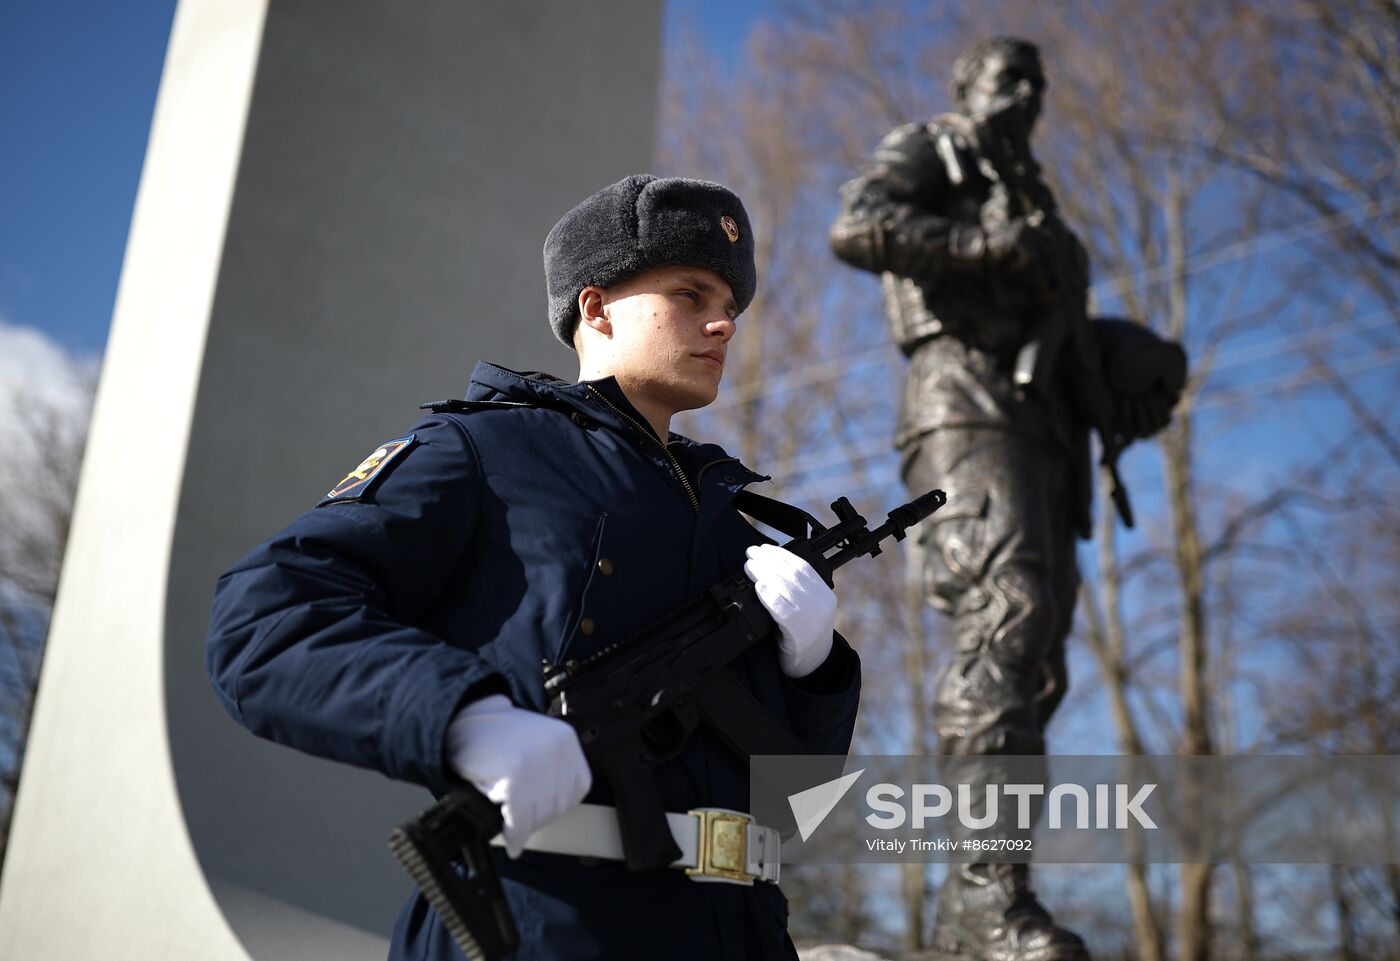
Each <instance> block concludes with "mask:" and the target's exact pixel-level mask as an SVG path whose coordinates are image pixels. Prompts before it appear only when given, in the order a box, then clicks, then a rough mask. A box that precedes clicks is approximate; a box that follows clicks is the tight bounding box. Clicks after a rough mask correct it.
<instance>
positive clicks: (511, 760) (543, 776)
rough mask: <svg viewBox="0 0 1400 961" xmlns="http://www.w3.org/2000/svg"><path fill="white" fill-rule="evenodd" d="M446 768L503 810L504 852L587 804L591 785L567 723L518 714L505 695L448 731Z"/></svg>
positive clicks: (460, 716) (460, 715)
mask: <svg viewBox="0 0 1400 961" xmlns="http://www.w3.org/2000/svg"><path fill="white" fill-rule="evenodd" d="M447 758H448V764H449V765H450V766H451V768H452V770H453V771H454V772H455V773H456V774H457V776H458V777H460V778H462V779H463V780H464V781H469V782H470V783H472V784H473V785H475V786H476V787H477V789H478V790H480V791H481V792H482V793H483V794H485V795H486V796H487V797H488V798H490V799H491V800H492V801H495V802H496V803H497V804H499V805H500V806H501V815H502V818H503V820H504V822H505V825H504V827H503V828H502V830H501V834H502V835H503V836H504V838H505V842H506V853H507V854H509V855H510V856H511V857H512V858H518V857H520V853H521V852H522V851H524V850H525V842H526V841H527V840H528V839H529V837H530V835H531V834H534V833H535V831H537V830H539V829H540V828H542V827H544V826H545V825H546V824H548V823H549V822H550V821H553V820H554V819H555V818H557V817H558V816H559V815H561V814H563V813H564V812H565V811H567V810H569V809H570V808H572V807H573V806H574V805H576V804H578V803H579V802H580V801H582V800H583V797H584V795H585V794H587V793H588V789H589V787H590V786H592V784H593V774H592V772H590V771H589V769H588V760H587V758H585V757H584V755H583V748H581V747H580V746H579V742H578V735H577V734H576V733H574V729H573V727H572V726H571V725H569V724H568V723H566V722H564V721H561V720H559V719H558V718H553V717H549V716H548V715H546V714H540V713H538V712H535V711H526V710H523V709H521V708H518V707H516V706H515V705H514V704H512V703H511V702H510V699H509V698H507V697H505V696H504V695H502V694H492V695H490V696H488V697H484V698H482V699H481V700H479V701H473V702H471V703H470V704H468V705H467V706H466V707H464V708H462V709H461V710H460V711H458V712H457V716H456V717H454V718H453V719H452V722H451V723H450V724H449V725H448V728H447Z"/></svg>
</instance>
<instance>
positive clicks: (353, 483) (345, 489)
mask: <svg viewBox="0 0 1400 961" xmlns="http://www.w3.org/2000/svg"><path fill="white" fill-rule="evenodd" d="M417 436H418V435H417V434H409V435H408V436H407V437H396V438H394V439H393V440H390V441H385V442H384V443H382V444H380V445H379V446H378V447H376V448H375V449H374V452H373V453H371V454H370V455H369V456H368V457H366V458H365V459H364V460H362V461H360V466H359V467H356V468H355V469H354V470H352V471H351V472H350V473H348V474H346V475H345V477H344V478H343V479H342V480H341V482H340V483H339V484H336V485H335V486H334V487H332V488H331V489H330V490H329V491H327V492H326V500H328V501H348V500H354V499H355V498H357V497H360V496H361V495H363V494H364V493H365V491H366V490H368V489H369V485H370V484H371V483H373V482H374V479H375V478H376V477H378V476H379V473H380V471H382V470H384V468H386V467H388V466H389V462H390V461H392V460H393V459H394V458H395V457H398V456H399V455H400V454H402V453H403V452H404V451H406V450H408V449H409V447H411V446H413V440H414V438H415V437H417Z"/></svg>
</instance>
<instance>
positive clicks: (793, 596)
mask: <svg viewBox="0 0 1400 961" xmlns="http://www.w3.org/2000/svg"><path fill="white" fill-rule="evenodd" d="M747 556H748V561H747V562H745V564H744V573H745V574H747V575H748V577H749V580H751V581H753V586H754V591H755V593H757V594H758V600H759V602H760V603H761V604H762V605H763V607H764V609H766V610H767V611H768V613H769V614H771V615H772V617H773V620H774V622H776V623H777V625H778V664H779V665H780V666H781V667H782V669H783V673H784V674H786V675H787V676H788V677H791V678H799V677H806V676H807V675H808V674H811V673H812V672H813V671H815V670H816V669H817V668H819V667H821V666H822V664H823V663H824V662H825V661H826V658H827V655H829V654H830V653H831V638H832V632H833V631H834V630H835V628H836V592H835V591H833V590H832V589H831V588H830V587H828V586H827V585H826V582H825V581H823V580H822V579H821V576H820V575H818V574H817V572H816V571H815V570H813V569H812V565H811V564H808V563H807V562H806V561H804V560H803V559H802V558H800V557H798V556H797V555H796V554H794V553H792V551H789V550H785V549H783V548H781V547H778V546H777V545H775V544H757V545H754V546H753V547H750V548H749V550H748V555H747Z"/></svg>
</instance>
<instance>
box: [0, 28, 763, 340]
mask: <svg viewBox="0 0 1400 961" xmlns="http://www.w3.org/2000/svg"><path fill="white" fill-rule="evenodd" d="M765 9H767V4H766V3H748V2H743V0H719V2H714V0H711V2H705V3H703V4H702V3H701V2H700V0H676V2H672V3H670V4H668V6H667V11H666V30H667V31H668V32H670V33H673V32H674V31H677V30H686V29H700V30H702V31H703V32H704V34H705V39H706V41H707V43H708V44H709V45H710V46H711V47H713V48H716V49H720V50H722V51H723V55H724V56H725V58H726V59H727V60H728V63H729V65H732V64H733V62H734V59H733V58H736V57H737V55H738V52H739V50H740V49H741V48H742V45H743V38H744V35H745V33H746V32H747V30H748V28H749V27H750V25H751V24H752V22H753V21H754V20H755V19H756V18H757V17H758V16H760V15H761V14H762V12H763V11H764V10H765ZM174 12H175V2H174V0H132V2H123V3H119V4H118V3H110V2H101V0H66V2H63V3H54V2H47V3H46V2H41V0H6V2H5V3H4V5H3V7H0V131H3V137H4V144H5V147H4V149H3V150H0V224H3V225H4V228H3V230H0V322H4V323H8V324H13V325H21V326H26V327H35V328H38V329H40V330H42V331H44V332H45V333H46V334H48V335H49V336H50V337H52V338H53V339H54V340H56V341H57V342H58V343H59V344H61V345H62V346H63V347H65V348H67V349H68V350H70V351H72V352H75V353H78V354H80V355H95V354H100V353H101V351H102V349H103V347H104V346H105V344H106V340H107V329H108V327H109V326H110V324H111V318H112V304H113V301H114V300H115V298H116V291H117V280H118V277H119V275H120V272H121V261H122V252H123V250H124V249H125V247H126V235H127V229H128V227H129V226H130V223H131V210H132V205H133V203H134V202H135V199H136V188H137V185H138V183H139V181H140V177H141V164H142V160H143V158H144V156H145V151H146V137H147V134H148V133H149V131H150V123H151V114H152V111H153V110H154V108H155V98H156V90H157V87H158V86H159V83H160V72H161V67H162V64H163V61H164V58H165V48H166V42H167V40H168V39H169V35H170V24H171V20H172V18H173V16H174Z"/></svg>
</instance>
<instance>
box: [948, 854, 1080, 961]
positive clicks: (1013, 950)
mask: <svg viewBox="0 0 1400 961" xmlns="http://www.w3.org/2000/svg"><path fill="white" fill-rule="evenodd" d="M933 957H934V958H935V959H936V961H1089V952H1088V950H1087V949H1086V948H1085V947H1084V942H1083V941H1082V940H1080V938H1079V935H1077V934H1075V933H1073V932H1072V931H1066V930H1065V929H1064V928H1061V927H1058V926H1057V925H1056V924H1055V922H1054V919H1053V918H1051V917H1050V912H1049V911H1047V910H1045V907H1044V906H1043V905H1042V904H1041V903H1040V902H1039V901H1038V900H1036V897H1035V892H1033V891H1032V890H1031V885H1030V866H1029V865H1026V864H950V865H949V866H948V878H947V880H945V881H944V882H943V887H942V889H941V890H940V891H939V892H938V921H937V924H935V926H934V929H933Z"/></svg>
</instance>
